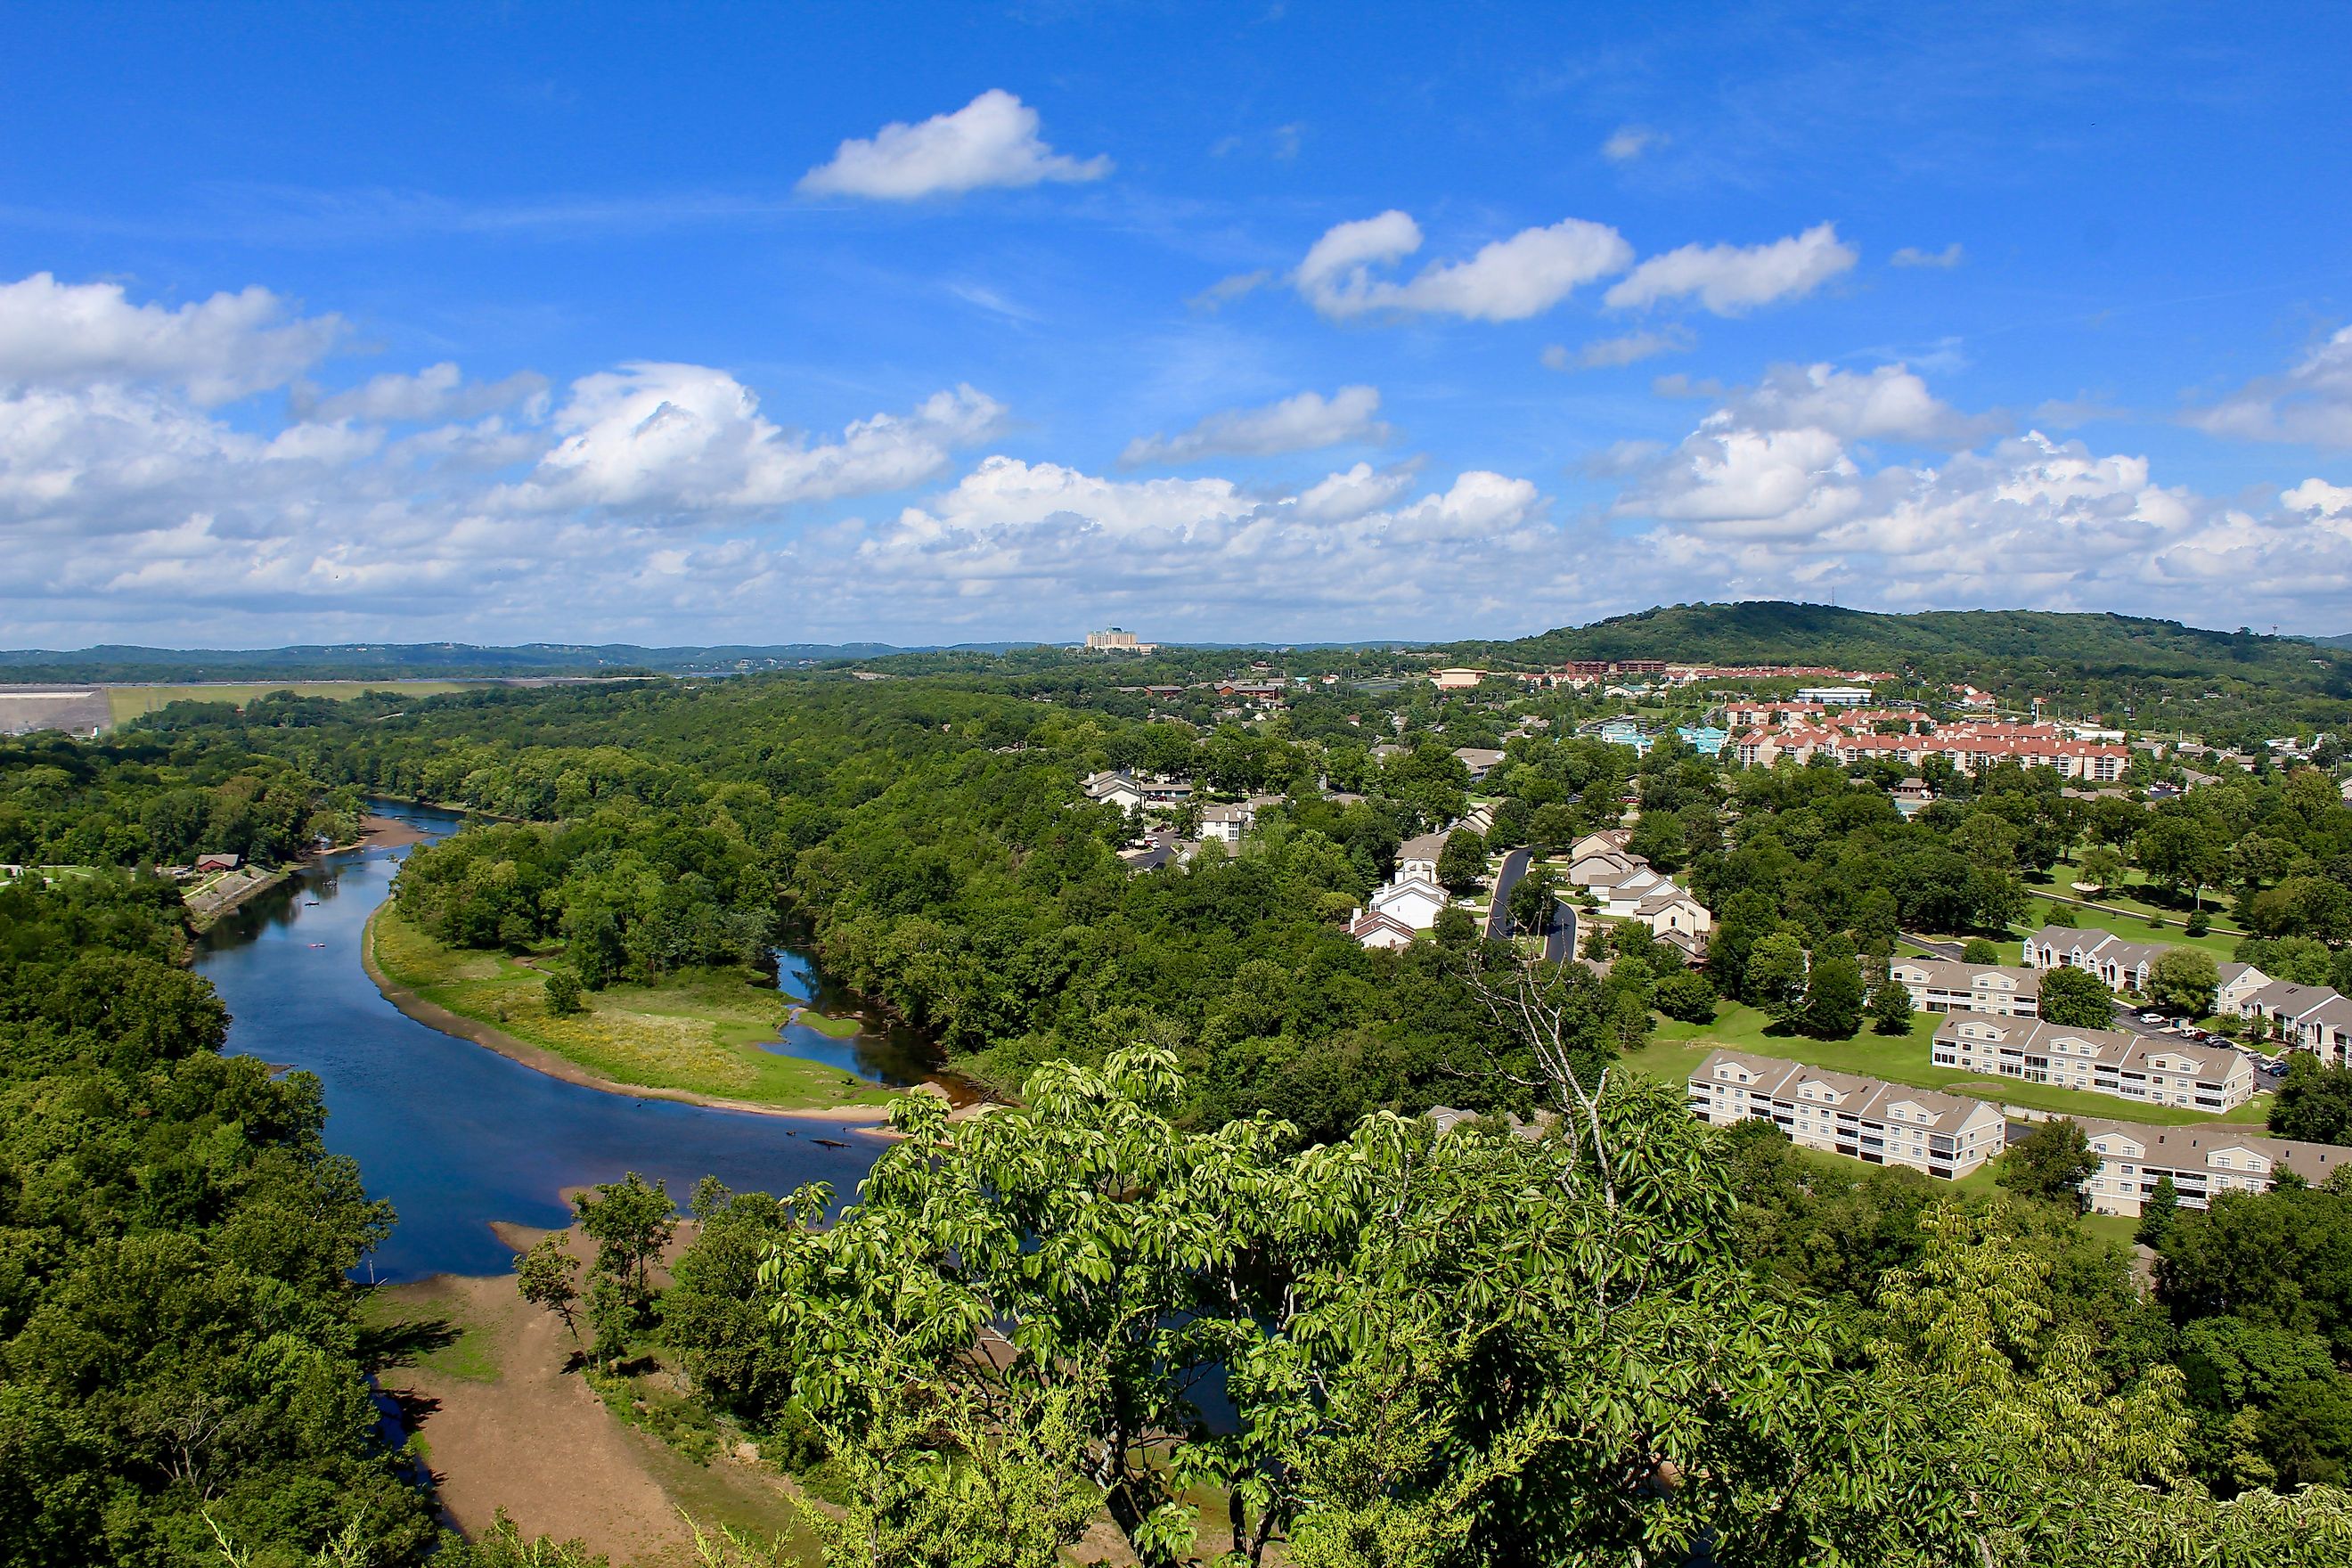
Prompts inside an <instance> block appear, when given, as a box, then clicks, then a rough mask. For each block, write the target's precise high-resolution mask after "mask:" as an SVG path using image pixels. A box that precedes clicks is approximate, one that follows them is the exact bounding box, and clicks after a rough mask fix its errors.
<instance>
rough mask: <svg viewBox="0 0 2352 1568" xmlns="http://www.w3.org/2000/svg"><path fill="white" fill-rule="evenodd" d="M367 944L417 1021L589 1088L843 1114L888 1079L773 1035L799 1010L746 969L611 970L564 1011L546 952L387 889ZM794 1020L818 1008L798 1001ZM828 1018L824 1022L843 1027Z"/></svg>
mask: <svg viewBox="0 0 2352 1568" xmlns="http://www.w3.org/2000/svg"><path fill="white" fill-rule="evenodd" d="M362 958H363V961H364V963H365V964H366V967H367V973H368V976H369V978H370V979H372V980H373V981H374V982H375V984H376V985H377V987H378V989H380V990H381V991H382V992H383V994H384V997H385V999H386V1000H388V1001H389V1002H391V1003H392V1005H394V1006H395V1007H397V1008H399V1009H400V1010H401V1011H402V1012H404V1013H405V1014H407V1015H408V1016H410V1017H412V1018H415V1019H416V1020H417V1021H418V1022H419V1023H423V1024H425V1025H428V1026H431V1027H434V1028H436V1029H440V1030H443V1031H444V1032H446V1033H449V1034H453V1035H458V1036H461V1037H465V1038H467V1039H471V1040H474V1041H477V1042H478V1043H479V1044H481V1045H483V1046H486V1047H489V1048H490V1049H492V1050H495V1051H498V1052H499V1053H500V1054H502V1055H504V1056H508V1057H511V1058H514V1059H515V1060H517V1061H520V1062H522V1063H524V1064H525V1065H526V1066H529V1067H532V1068H538V1069H539V1070H540V1071H541V1072H545V1073H549V1074H551V1075H552V1076H554V1077H557V1078H562V1079H568V1080H570V1081H572V1082H574V1083H581V1084H585V1085H588V1086H589V1087H591V1088H595V1089H608V1090H612V1091H614V1092H616V1093H622V1094H634V1095H641V1096H647V1097H652V1098H657V1099H666V1100H688V1101H690V1102H693V1103H696V1104H701V1105H710V1106H717V1107H719V1108H722V1109H727V1110H751V1111H759V1112H762V1113H765V1114H769V1115H807V1116H821V1117H824V1118H825V1119H827V1120H830V1121H857V1120H876V1121H878V1120H880V1119H881V1117H882V1115H883V1114H884V1107H885V1105H886V1103H887V1100H889V1098H890V1095H891V1093H892V1091H891V1090H889V1089H886V1088H885V1087H883V1086H881V1085H879V1084H874V1083H869V1082H866V1081H865V1080H864V1079H859V1078H857V1077H856V1076H855V1075H854V1074H851V1073H848V1072H845V1071H844V1070H842V1069H841V1068H837V1067H834V1066H831V1065H829V1064H827V1063H824V1062H819V1061H813V1060H810V1059H808V1058H803V1057H795V1056H788V1055H783V1054H780V1053H779V1052H778V1051H776V1050H775V1049H773V1048H772V1047H774V1045H775V1043H776V1041H777V1038H778V1037H779V1034H780V1032H781V1031H782V1028H783V1027H784V1026H785V1025H786V1023H787V1022H788V1021H791V1019H792V1017H793V1014H794V1013H795V1012H797V1011H798V1010H797V1009H796V1008H795V1007H794V1005H793V1004H792V1003H791V1002H790V1001H789V999H788V998H786V997H784V996H783V995H782V994H779V993H778V992H777V991H776V990H775V989H774V987H773V985H772V983H771V982H769V981H768V980H767V979H766V977H765V976H762V975H760V974H759V973H756V972H754V971H751V970H749V969H743V968H733V967H709V968H695V969H687V970H681V971H678V972H676V973H672V974H670V975H668V976H666V977H665V978H664V979H663V981H662V983H661V984H658V985H645V984H614V985H610V986H607V987H605V988H604V990H602V991H597V992H593V993H590V994H587V995H586V996H585V997H584V998H583V1000H584V1001H585V1003H586V1009H585V1010H584V1011H583V1012H580V1013H576V1014H572V1015H570V1016H560V1015H558V1014H557V1013H555V1012H554V1010H553V1009H552V1008H551V1006H550V1005H549V1004H548V998H547V973H548V970H547V967H546V961H544V960H541V959H539V958H535V957H533V956H532V955H530V954H522V955H514V954H509V953H505V952H496V951H488V950H468V949H458V948H452V947H448V946H446V945H444V944H442V943H440V942H436V941H434V940H433V939H432V938H431V937H429V936H427V935H425V933H424V932H423V931H419V930H417V929H416V927H415V924H414V923H413V922H412V921H409V920H407V919H406V918H404V916H403V915H402V914H401V912H400V910H398V908H397V907H396V906H395V905H394V904H393V903H391V902H389V901H388V902H386V903H385V904H384V905H383V907H382V908H381V909H379V910H376V911H375V913H374V915H373V916H372V917H371V918H370V920H369V921H368V924H367V931H366V937H365V940H364V942H363V944H362ZM799 1021H800V1022H803V1023H805V1024H812V1025H814V1024H816V1022H817V1018H816V1016H814V1015H813V1014H808V1013H804V1012H803V1013H800V1014H799ZM824 1024H825V1025H826V1026H828V1027H825V1028H824V1032H825V1033H827V1034H833V1033H835V1032H836V1031H838V1030H839V1029H840V1028H841V1021H839V1020H833V1019H826V1020H824ZM855 1027H856V1026H854V1025H852V1026H850V1028H851V1030H852V1032H854V1030H855Z"/></svg>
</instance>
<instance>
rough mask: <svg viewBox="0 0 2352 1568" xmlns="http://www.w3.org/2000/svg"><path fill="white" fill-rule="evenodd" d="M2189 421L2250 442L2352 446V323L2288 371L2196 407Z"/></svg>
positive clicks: (2264, 378) (2219, 433)
mask: <svg viewBox="0 0 2352 1568" xmlns="http://www.w3.org/2000/svg"><path fill="white" fill-rule="evenodd" d="M2189 423H2190V424H2191V425H2194V426H2196V427H2197V428H2199V429H2200V430H2203V431H2205V432H2206V433H2208V434H2209V435H2214V436H2229V437H2236V438H2238V439H2240V440H2244V441H2299V442H2303V443H2305V444H2306V445H2309V446H2314V447H2352V327H2346V328H2344V329H2342V330H2341V331H2337V332H2336V335H2335V336H2333V337H2331V338H2329V339H2328V340H2327V341H2326V342H2322V343H2319V344H2316V345H2315V346H2314V347H2313V348H2312V349H2311V350H2310V351H2309V352H2308V353H2305V355H2304V356H2303V358H2302V359H2300V360H2298V361H2297V362H2296V363H2295V364H2294V367H2293V368H2291V369H2290V370H2288V371H2287V372H2286V374H2284V375H2273V376H2263V377H2262V378H2260V379H2259V380H2255V381H2251V382H2248V383H2247V384H2245V385H2244V386H2242V387H2241V388H2239V389H2238V390H2237V391H2236V392H2234V393H2231V395H2229V396H2228V397H2225V398H2223V399H2222V400H2221V402H2220V403H2217V404H2215V405H2212V406H2211V407H2210V408H2200V409H2197V410H2194V411H2192V412H2191V413H2190V414H2189Z"/></svg>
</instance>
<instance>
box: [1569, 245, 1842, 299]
mask: <svg viewBox="0 0 2352 1568" xmlns="http://www.w3.org/2000/svg"><path fill="white" fill-rule="evenodd" d="M1855 256H1856V253H1855V251H1854V249H1853V247H1852V246H1850V245H1846V244H1844V243H1843V242H1842V241H1841V240H1839V238H1838V237H1837V227H1836V226H1835V225H1833V224H1826V223H1823V224H1816V225H1814V226H1812V227H1811V228H1809V229H1807V230H1805V232H1804V233H1802V234H1797V235H1791V236H1790V237H1787V238H1785V239H1776V240H1773V241H1772V242H1771V243H1770V244H1769V245H1749V246H1738V245H1685V246H1683V247H1680V248H1679V249H1675V250H1669V251H1667V252H1665V253H1664V255H1661V256H1653V257H1651V258H1649V259H1648V260H1647V261H1644V262H1643V263H1642V264H1641V265H1640V266H1639V267H1636V268H1633V271H1632V272H1630V273H1628V274H1627V275H1626V276H1625V278H1624V279H1622V280H1621V281H1620V282H1618V283H1617V284H1616V285H1615V286H1614V287H1612V289H1610V290H1609V292H1608V293H1607V294H1606V295H1604V296H1603V297H1602V298H1603V300H1604V301H1605V302H1606V303H1608V304H1609V305H1611V306H1613V307H1615V308H1617V309H1619V310H1639V309H1641V308H1643V307H1644V306H1648V305H1655V304H1657V303H1659V302H1660V301H1662V300H1680V299H1687V298H1692V297H1696V299H1697V300H1698V302H1699V303H1700V304H1701V305H1703V306H1705V307H1706V309H1707V310H1712V311H1714V312H1715V313H1716V314H1717V315H1718V316H1738V315H1744V314H1745V313H1746V312H1748V311H1749V310H1754V309H1755V308H1756V307H1757V306H1759V305H1769V304H1772V303H1774V302H1775V301H1778V300H1795V299H1801V298H1802V297H1803V296H1805V295H1807V294H1810V293H1811V292H1812V291H1813V290H1814V289H1818V288H1819V287H1821V285H1822V284H1823V283H1825V282H1827V281H1828V280H1829V279H1832V278H1834V277H1836V276H1837V275H1838V274H1839V273H1841V272H1844V271H1846V270H1847V269H1849V268H1852V267H1853V264H1854V260H1855Z"/></svg>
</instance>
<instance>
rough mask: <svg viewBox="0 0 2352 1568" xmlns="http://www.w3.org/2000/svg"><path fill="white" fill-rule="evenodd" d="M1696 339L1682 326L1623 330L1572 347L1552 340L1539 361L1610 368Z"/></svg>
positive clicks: (1679, 349)
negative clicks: (1578, 346)
mask: <svg viewBox="0 0 2352 1568" xmlns="http://www.w3.org/2000/svg"><path fill="white" fill-rule="evenodd" d="M1695 343H1696V339H1694V338H1693V337H1692V336H1691V334H1690V332H1689V331H1687V330H1686V329H1685V328H1682V327H1668V328H1667V329H1666V330H1665V331H1662V332H1627V333H1625V334H1624V335H1623V336H1622V337H1615V338H1597V339H1595V340H1594V341H1592V342H1589V343H1587V344H1585V345H1584V346H1583V347H1582V348H1580V349H1576V350H1573V351H1570V349H1568V348H1567V347H1565V346H1563V345H1562V344H1559V343H1553V344H1551V345H1550V346H1549V347H1548V348H1546V349H1545V350H1544V352H1543V362H1544V363H1545V364H1547V365H1549V366H1550V367H1551V368H1552V369H1553V370H1614V369H1617V368H1618V367H1620V366H1622V365H1629V364H1635V363H1640V362H1641V361H1643V360H1645V359H1654V358H1655V357H1656V356H1658V355H1659V354H1679V353H1689V352H1690V350H1691V348H1692V346H1693V345H1694V344H1695Z"/></svg>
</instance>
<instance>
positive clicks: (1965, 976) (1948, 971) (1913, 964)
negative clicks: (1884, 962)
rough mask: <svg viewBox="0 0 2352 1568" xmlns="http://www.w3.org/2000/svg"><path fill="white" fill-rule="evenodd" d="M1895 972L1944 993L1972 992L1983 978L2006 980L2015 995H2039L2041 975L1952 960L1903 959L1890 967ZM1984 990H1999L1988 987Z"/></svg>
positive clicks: (2009, 965) (2020, 967) (2005, 965)
mask: <svg viewBox="0 0 2352 1568" xmlns="http://www.w3.org/2000/svg"><path fill="white" fill-rule="evenodd" d="M1893 967H1894V969H1895V970H1896V971H1898V972H1899V971H1912V972H1915V973H1918V974H1919V976H1920V977H1921V979H1922V980H1924V981H1925V982H1926V984H1929V985H1933V986H1937V987H1939V988H1940V989H1943V990H1946V991H1973V990H1976V989H1977V988H1978V982H1979V981H1980V980H1983V979H1986V978H1987V977H2000V978H2006V979H2007V980H2008V981H2009V982H2010V984H2011V986H2012V987H2013V988H2014V990H2013V993H2012V994H2015V995H2019V996H2039V995H2041V994H2042V972H2041V971H2040V970H2037V969H2027V968H2025V967H2024V966H2023V965H2021V964H2014V963H1961V962H1960V961H1959V960H1958V959H1956V958H1905V959H1898V960H1897V961H1896V962H1895V964H1894V965H1893ZM1988 989H1999V988H1998V987H1988Z"/></svg>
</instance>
